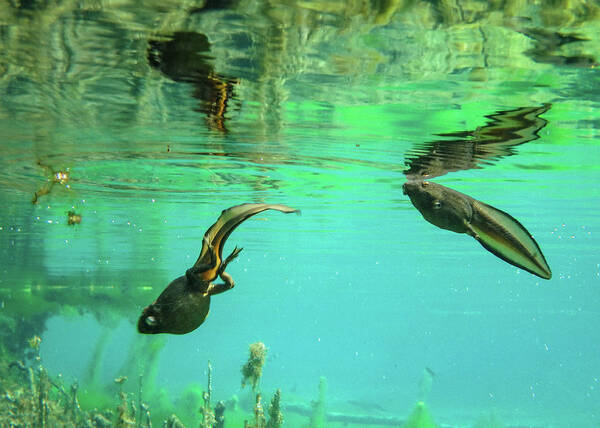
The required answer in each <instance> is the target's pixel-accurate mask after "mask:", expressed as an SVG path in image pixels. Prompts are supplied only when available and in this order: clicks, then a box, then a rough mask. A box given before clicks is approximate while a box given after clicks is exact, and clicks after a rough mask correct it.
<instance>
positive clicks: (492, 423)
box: [473, 412, 506, 428]
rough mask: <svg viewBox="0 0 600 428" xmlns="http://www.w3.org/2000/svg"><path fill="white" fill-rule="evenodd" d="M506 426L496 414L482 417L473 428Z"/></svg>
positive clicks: (500, 427)
mask: <svg viewBox="0 0 600 428" xmlns="http://www.w3.org/2000/svg"><path fill="white" fill-rule="evenodd" d="M505 426H506V425H504V423H503V422H502V421H501V420H500V418H499V417H498V415H497V414H496V413H495V412H490V413H487V414H484V415H481V416H480V417H479V418H478V419H477V420H476V421H475V424H473V428H505Z"/></svg>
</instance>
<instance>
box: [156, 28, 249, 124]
mask: <svg viewBox="0 0 600 428" xmlns="http://www.w3.org/2000/svg"><path fill="white" fill-rule="evenodd" d="M209 51H210V43H209V41H208V38H207V37H206V36H205V35H204V34H200V33H195V32H191V31H189V32H175V33H173V34H172V35H170V36H168V37H166V38H165V39H163V40H150V41H149V42H148V62H149V64H150V66H151V67H153V68H155V69H157V70H160V71H161V72H162V73H164V74H165V75H166V76H168V77H169V78H171V79H173V80H174V81H176V82H186V83H190V84H192V85H193V87H194V91H193V93H192V96H193V97H194V98H196V99H198V100H200V101H201V104H200V106H199V107H198V109H197V110H198V111H200V112H201V113H204V114H205V115H206V119H207V122H208V125H209V127H210V128H211V129H214V130H218V131H222V132H225V131H226V130H227V129H226V127H225V113H226V112H227V104H228V102H229V101H230V100H231V99H232V98H233V97H234V92H233V88H234V85H235V84H237V83H238V81H237V79H231V78H228V77H225V76H223V75H220V74H217V73H216V72H215V70H214V68H213V66H212V64H210V62H209V60H210V59H211V58H210V56H208V55H207V53H208V52H209Z"/></svg>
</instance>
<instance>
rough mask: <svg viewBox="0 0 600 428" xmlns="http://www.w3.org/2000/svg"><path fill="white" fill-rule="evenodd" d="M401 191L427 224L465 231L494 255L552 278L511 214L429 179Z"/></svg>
mask: <svg viewBox="0 0 600 428" xmlns="http://www.w3.org/2000/svg"><path fill="white" fill-rule="evenodd" d="M402 190H403V191H404V194H406V195H408V197H409V198H410V201H411V202H412V204H413V205H414V206H415V208H416V209H417V210H419V212H420V213H421V215H422V216H423V218H424V219H425V220H427V221H428V222H429V223H431V224H434V225H435V226H437V227H439V228H441V229H446V230H451V231H453V232H456V233H466V234H467V235H469V236H471V237H473V238H475V239H476V240H477V241H478V242H479V243H480V244H481V245H482V246H483V247H484V248H485V249H486V250H488V251H489V252H491V253H492V254H494V255H495V256H496V257H499V258H501V259H502V260H504V261H505V262H507V263H510V264H511V265H513V266H517V267H519V268H521V269H524V270H526V271H527V272H530V273H532V274H534V275H537V276H539V277H540V278H543V279H550V278H551V277H552V272H551V270H550V266H548V263H547V262H546V258H545V257H544V254H543V253H542V250H541V249H540V247H539V245H538V244H537V242H536V241H535V240H534V239H533V237H532V236H531V234H530V233H529V232H528V231H527V229H525V227H524V226H523V225H522V224H521V223H519V221H518V220H517V219H515V218H514V217H513V216H511V215H510V214H508V213H506V212H504V211H501V210H499V209H498V208H494V207H493V206H491V205H488V204H485V203H483V202H481V201H478V200H477V199H473V198H472V197H470V196H468V195H465V194H464V193H460V192H457V191H456V190H453V189H450V188H448V187H445V186H442V185H441V184H437V183H433V182H431V181H420V180H411V181H407V182H406V183H404V185H403V186H402Z"/></svg>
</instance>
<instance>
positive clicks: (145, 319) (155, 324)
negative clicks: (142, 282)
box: [137, 303, 162, 334]
mask: <svg viewBox="0 0 600 428" xmlns="http://www.w3.org/2000/svg"><path fill="white" fill-rule="evenodd" d="M161 324H162V323H161V314H160V308H159V307H158V306H157V305H156V304H154V303H153V304H151V305H150V306H146V307H145V308H144V309H143V310H142V314H141V315H140V318H139V319H138V324H137V329H138V332H140V333H142V334H157V333H162V327H161Z"/></svg>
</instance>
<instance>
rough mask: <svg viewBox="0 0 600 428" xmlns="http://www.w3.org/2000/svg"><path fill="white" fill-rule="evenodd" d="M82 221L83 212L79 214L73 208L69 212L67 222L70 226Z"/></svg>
mask: <svg viewBox="0 0 600 428" xmlns="http://www.w3.org/2000/svg"><path fill="white" fill-rule="evenodd" d="M80 223H81V214H77V213H76V212H75V211H73V210H71V211H69V212H68V213H67V224H68V225H69V226H73V225H76V224H80Z"/></svg>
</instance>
